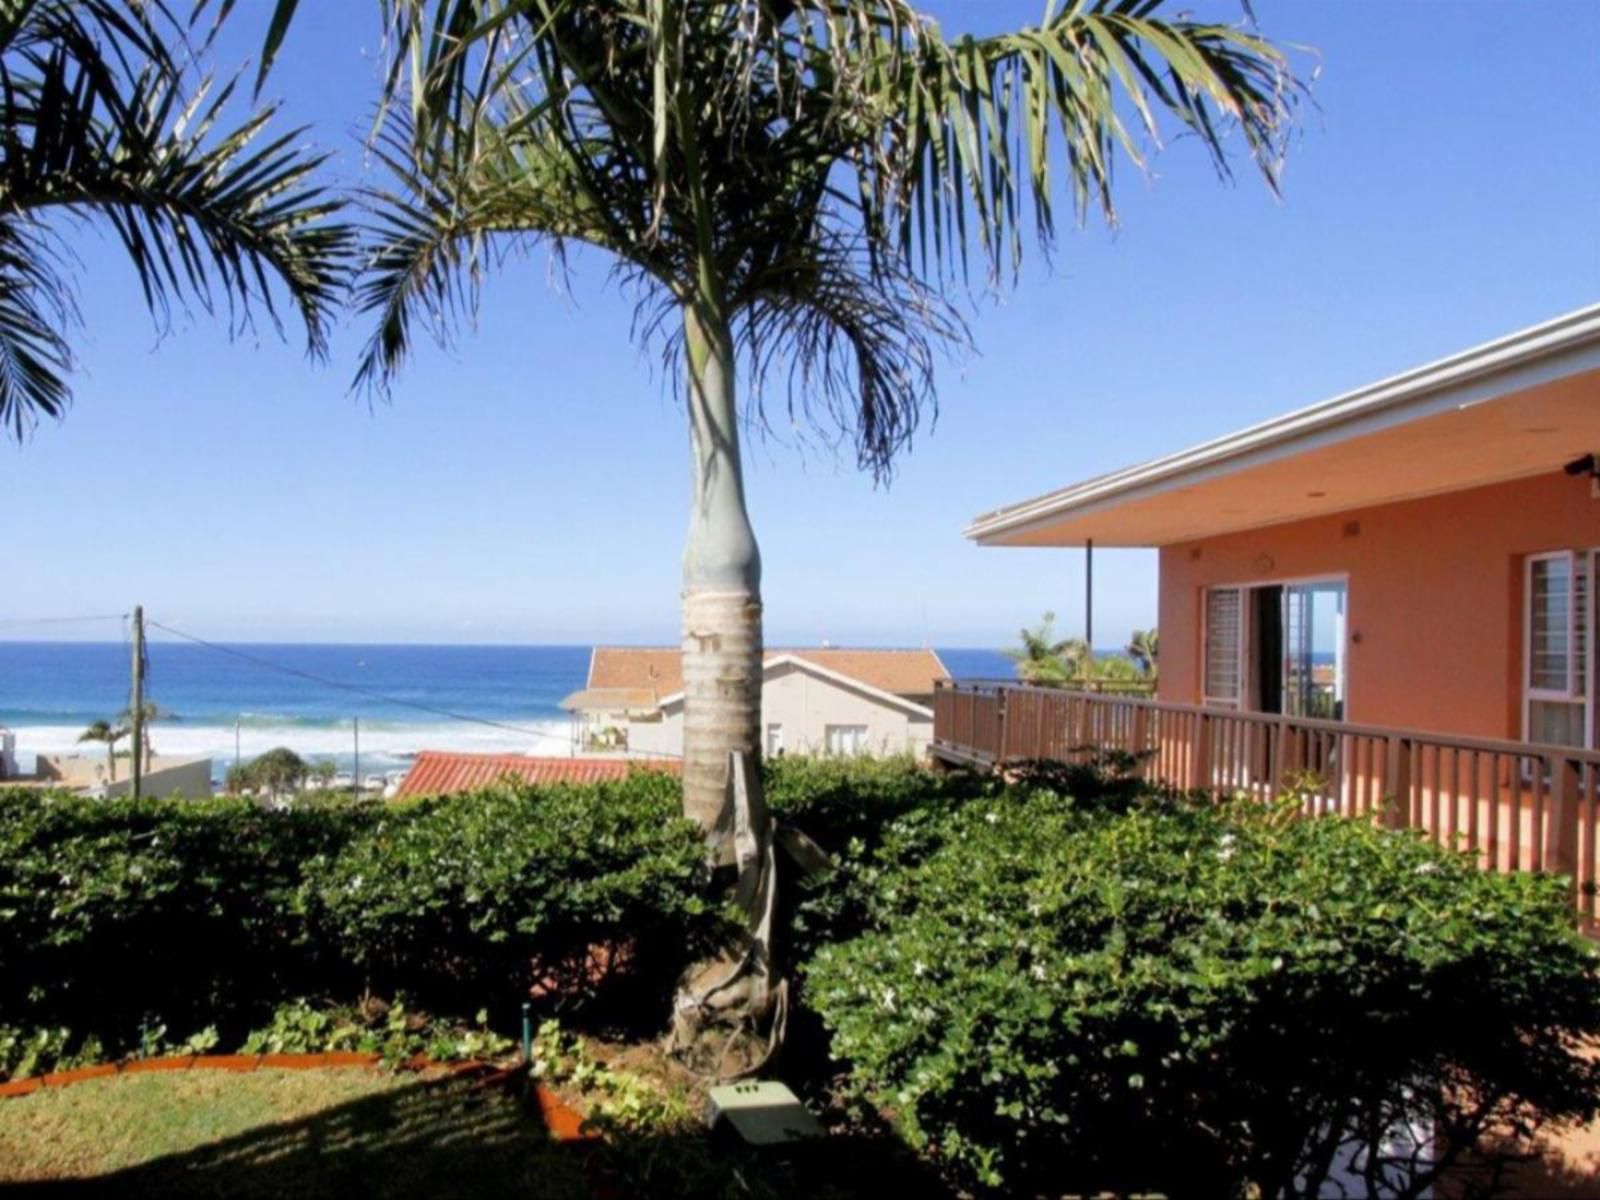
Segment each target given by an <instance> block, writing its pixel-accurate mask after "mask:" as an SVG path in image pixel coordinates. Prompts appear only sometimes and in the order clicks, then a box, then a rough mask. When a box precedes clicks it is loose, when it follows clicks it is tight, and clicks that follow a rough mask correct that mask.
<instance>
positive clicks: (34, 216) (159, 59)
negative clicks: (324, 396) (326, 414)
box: [0, 0, 352, 436]
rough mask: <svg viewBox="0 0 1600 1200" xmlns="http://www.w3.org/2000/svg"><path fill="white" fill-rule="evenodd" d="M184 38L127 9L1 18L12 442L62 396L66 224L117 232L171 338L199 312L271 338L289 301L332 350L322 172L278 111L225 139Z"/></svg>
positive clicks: (311, 340)
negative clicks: (280, 125) (171, 328)
mask: <svg viewBox="0 0 1600 1200" xmlns="http://www.w3.org/2000/svg"><path fill="white" fill-rule="evenodd" d="M200 7H201V8H203V7H204V5H203V4H202V5H201V6H200ZM188 28H189V27H188V26H186V25H184V24H182V23H180V22H178V21H177V20H176V19H175V18H174V17H173V16H172V15H171V13H170V12H169V11H168V9H167V8H166V7H165V6H163V5H161V4H159V3H138V2H136V0H124V2H120V3H119V2H117V0H12V2H9V3H6V4H5V5H3V6H0V424H4V425H5V426H6V427H7V428H8V429H9V430H10V431H11V432H12V434H13V435H15V436H21V435H22V434H23V433H25V431H26V430H27V428H28V427H29V426H30V424H31V423H32V422H33V421H35V420H36V419H37V418H38V417H40V416H47V417H59V416H60V415H61V414H62V412H63V411H64V409H65V407H66V405H67V403H68V401H69V399H70V390H69V386H68V383H67V376H68V374H69V373H70V370H71V366H72V358H71V353H70V350H69V344H68V340H67V332H68V330H69V329H70V327H71V326H72V325H73V324H74V323H75V320H76V315H77V308H76V304H75V302H74V279H73V274H72V272H71V270H70V266H69V264H68V263H67V261H66V259H65V258H64V256H63V255H62V254H60V253H59V252H57V251H56V248H55V244H54V242H53V240H52V235H51V229H52V226H53V223H54V222H55V221H57V220H58V219H59V218H62V217H68V218H71V217H76V218H84V217H87V218H91V219H100V220H103V221H104V222H106V223H107V224H108V225H110V227H111V228H112V230H113V231H114V232H115V234H116V236H117V238H118V240H119V241H120V243H121V245H122V248H123V250H124V251H125V253H126V255H127V258H128V260H129V262H130V264H131V265H132V267H133V269H134V271H135V274H136V276H137V278H138V280H139V283H140V286H141V288H142V290H143V294H144V297H145V300H146V303H147V304H148V305H149V307H150V308H151V310H152V312H153V313H155V314H156V316H157V318H158V320H160V321H161V322H162V323H163V324H164V323H165V322H166V321H167V319H168V318H169V316H170V314H171V312H172V310H173V308H174V307H181V306H184V305H187V304H189V303H194V304H197V305H199V306H200V307H201V308H203V309H204V310H206V311H208V312H210V311H216V310H218V309H226V311H227V314H228V317H229V319H230V324H231V325H232V327H233V328H235V329H238V328H241V327H245V326H248V325H249V324H250V323H251V322H252V321H253V319H254V315H255V314H256V313H257V312H262V313H265V314H266V315H267V317H268V319H269V320H270V321H271V322H272V324H273V325H274V327H275V328H278V329H279V330H280V331H281V322H280V317H279V305H280V303H281V301H280V299H279V298H278V297H279V294H283V295H286V296H287V297H288V300H289V302H290V303H291V304H292V305H293V307H294V308H295V310H296V311H297V312H298V314H299V316H300V319H301V322H302V324H303V325H304V327H305V330H306V335H307V343H308V348H309V350H310V352H311V353H312V354H313V355H321V354H323V353H324V352H325V350H326V345H327V327H328V321H329V319H330V315H331V312H332V310H333V308H334V307H335V305H336V304H337V302H338V300H339V298H340V296H341V294H342V289H343V283H344V277H345V274H346V271H347V268H348V265H349V263H350V261H351V254H352V240H351V234H350V231H349V230H348V229H346V228H344V227H342V226H340V225H338V224H336V223H335V222H334V221H333V220H332V218H333V217H334V215H335V213H336V212H337V211H338V209H339V207H340V203H339V201H338V200H337V199H336V198H334V197H332V196H330V195H328V194H327V193H326V192H324V191H323V190H322V189H321V188H319V187H318V186H317V185H316V183H315V182H314V180H313V175H314V173H315V171H316V170H317V168H318V167H319V166H320V165H321V162H322V159H321V158H320V157H317V156H315V155H309V154H307V153H306V152H305V151H304V150H303V149H302V148H301V146H300V144H299V142H300V139H301V137H302V135H303V132H304V131H303V130H290V131H286V132H282V133H273V132H271V131H270V125H271V122H272V118H273V116H274V110H273V109H272V108H270V107H268V108H265V109H262V110H260V111H258V112H256V113H254V114H252V115H249V116H248V117H246V118H245V119H244V120H243V121H241V122H239V123H238V124H236V125H233V126H231V127H228V126H227V125H225V123H224V117H225V112H224V110H225V109H226V108H227V107H228V104H229V101H230V100H231V99H232V97H233V95H234V90H235V89H234V85H233V84H232V83H224V84H221V85H217V84H215V83H213V82H212V81H211V80H209V79H205V78H201V79H197V80H196V79H191V77H190V76H191V73H190V70H189V67H188V65H187V58H186V56H187V55H188V53H189V52H190V46H189V42H188V38H187V31H188ZM174 46H176V47H177V50H176V51H175V50H174V49H173V47H174Z"/></svg>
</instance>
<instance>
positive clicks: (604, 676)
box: [561, 646, 950, 757]
mask: <svg viewBox="0 0 1600 1200" xmlns="http://www.w3.org/2000/svg"><path fill="white" fill-rule="evenodd" d="M949 678H950V674H949V672H948V671H946V670H945V666H944V663H942V662H941V661H940V660H939V656H938V655H937V654H935V653H934V652H933V651H932V650H841V649H835V648H831V647H830V648H822V649H815V650H769V651H767V654H766V661H765V664H764V666H763V677H762V687H761V714H762V726H763V728H762V749H763V752H764V753H765V754H767V755H768V756H776V755H780V754H839V755H854V754H904V753H910V754H914V755H917V756H918V757H920V756H922V755H923V754H924V753H925V752H926V751H927V747H928V741H929V739H930V738H931V737H932V734H933V709H932V701H933V691H934V687H935V685H936V684H937V683H939V682H941V681H944V680H948V679H949ZM561 707H562V708H564V709H566V710H567V711H568V712H570V713H572V715H573V739H574V743H575V745H576V747H577V749H578V750H579V752H581V753H607V752H610V753H617V754H628V755H639V754H643V755H664V756H675V755H679V754H682V753H683V664H682V654H681V652H680V651H678V650H676V649H670V648H659V647H642V646H600V647H597V648H596V649H595V651H594V654H593V657H592V658H591V659H590V661H589V678H588V683H587V685H586V686H585V687H584V688H583V690H582V691H579V692H574V693H573V694H572V695H570V696H568V697H567V698H566V699H565V700H563V701H562V702H561Z"/></svg>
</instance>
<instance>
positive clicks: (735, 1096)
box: [706, 1080, 823, 1146]
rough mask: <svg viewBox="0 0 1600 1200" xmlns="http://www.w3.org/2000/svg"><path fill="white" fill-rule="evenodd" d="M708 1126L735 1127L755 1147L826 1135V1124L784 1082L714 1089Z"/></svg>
mask: <svg viewBox="0 0 1600 1200" xmlns="http://www.w3.org/2000/svg"><path fill="white" fill-rule="evenodd" d="M706 1125H707V1126H709V1127H710V1129H711V1131H712V1132H713V1133H717V1132H727V1131H728V1130H730V1129H731V1130H732V1131H733V1132H734V1133H736V1134H738V1136H739V1137H740V1138H742V1139H743V1140H744V1142H745V1143H746V1144H747V1145H751V1146H782V1145H787V1144H788V1143H790V1142H804V1141H809V1140H810V1139H812V1138H818V1137H821V1136H822V1133H823V1130H822V1125H821V1124H820V1123H819V1122H818V1121H817V1119H816V1118H815V1117H814V1116H812V1115H811V1114H810V1112H808V1111H807V1110H806V1106H805V1105H803V1104H801V1103H800V1097H798V1096H796V1095H795V1094H794V1093H793V1092H791V1091H790V1090H789V1089H788V1088H786V1087H785V1086H784V1085H783V1084H781V1083H773V1082H769V1081H765V1080H763V1081H756V1080H751V1081H749V1082H746V1083H732V1084H729V1085H728V1086H726V1087H718V1088H712V1089H711V1095H710V1097H709V1098H708V1100H707V1104H706Z"/></svg>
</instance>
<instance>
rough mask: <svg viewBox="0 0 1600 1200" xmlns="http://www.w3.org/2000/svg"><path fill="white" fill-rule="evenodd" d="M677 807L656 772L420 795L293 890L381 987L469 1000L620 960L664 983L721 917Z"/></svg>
mask: <svg viewBox="0 0 1600 1200" xmlns="http://www.w3.org/2000/svg"><path fill="white" fill-rule="evenodd" d="M681 809H682V796H681V791H680V784H679V783H678V781H677V779H676V778H674V777H672V776H668V775H665V774H662V773H657V772H640V773H638V774H635V775H630V776H628V777H627V778H626V779H623V780H619V781H615V782H608V783H600V784H595V785H590V786H582V787H579V786H558V787H550V788H542V789H533V788H527V787H506V788H501V789H495V790H492V791H488V792H483V793H480V794H478V795H475V796H471V797H466V798H447V799H441V800H425V801H422V802H420V803H419V804H418V805H416V806H415V807H413V808H411V809H409V810H407V809H396V810H390V811H388V812H385V813H384V814H383V815H381V816H380V817H378V818H377V820H376V821H375V822H373V823H372V825H371V826H370V827H369V828H367V829H365V830H364V831H363V832H362V833H361V835H360V836H359V837H357V838H356V839H355V840H353V841H352V842H351V843H350V844H349V845H347V846H345V847H343V848H342V849H341V850H340V851H339V852H338V853H332V854H323V855H320V856H318V857H317V858H316V859H314V860H313V861H311V862H310V863H308V864H307V869H306V883H305V893H304V894H305V896H306V900H307V904H308V905H309V906H310V907H311V908H312V910H313V912H314V920H315V923H316V925H317V928H318V930H319V935H320V936H321V937H323V938H325V939H326V940H327V941H328V942H329V943H330V944H336V945H339V946H342V947H344V948H345V949H346V952H347V954H348V955H349V957H350V959H351V961H353V962H354V963H355V964H357V965H358V966H359V967H360V968H361V969H362V971H363V974H364V978H365V980H366V982H367V983H368V984H369V985H370V986H372V987H374V988H376V989H377V990H379V991H380V992H384V993H387V992H391V991H393V990H395V989H397V988H404V989H406V990H408V991H411V992H413V993H416V994H418V995H420V996H421V997H423V998H424V999H426V1000H428V1001H429V1002H431V1003H434V1004H439V1005H443V1006H444V1007H446V1008H449V1009H450V1010H451V1011H470V1010H471V1008H476V1007H477V1006H478V1004H479V1003H481V1002H483V1001H484V999H485V998H492V997H496V996H507V997H510V996H513V995H519V994H520V995H526V993H527V989H528V986H529V983H530V982H547V983H548V985H549V986H552V987H558V988H560V989H562V990H567V989H576V990H577V991H579V992H582V991H585V990H587V989H589V988H590V987H591V985H593V984H594V983H596V982H597V981H598V980H599V979H600V978H602V977H603V976H604V975H606V974H608V973H610V972H611V971H612V970H613V969H614V968H616V967H617V966H618V965H621V964H624V963H625V964H626V965H627V966H628V967H629V968H630V969H631V970H632V971H633V973H634V976H635V979H636V980H638V979H639V978H641V977H643V978H644V979H647V980H649V981H651V982H653V983H654V984H655V985H656V986H657V989H658V991H659V990H661V989H663V988H665V987H667V986H670V984H671V983H672V982H673V981H674V979H675V976H676V974H677V972H678V971H679V970H681V969H682V967H683V966H684V965H686V964H687V962H688V961H689V960H690V958H691V957H692V956H693V955H695V954H696V953H698V952H699V950H700V949H702V948H703V946H704V945H705V944H706V943H707V941H708V940H709V938H710V937H711V936H712V935H713V934H714V933H715V931H716V930H717V929H719V928H720V924H719V922H720V912H719V910H718V908H717V906H716V905H714V904H713V903H711V902H710V901H709V900H708V897H707V884H708V882H709V880H708V874H707V871H706V867H705V861H704V860H705V851H704V845H703V842H702V840H701V836H700V832H699V830H698V829H697V828H696V827H695V826H694V825H693V824H691V823H690V822H688V821H687V820H685V819H684V818H683V817H682V816H681ZM463 1005H465V1006H468V1007H465V1008H464V1007H463ZM665 1011H666V1008H665V1006H664V1003H663V1006H662V1007H661V1008H660V1009H659V1013H664V1012H665ZM659 1013H657V1014H655V1015H659Z"/></svg>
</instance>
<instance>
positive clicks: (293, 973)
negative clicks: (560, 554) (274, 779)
mask: <svg viewBox="0 0 1600 1200" xmlns="http://www.w3.org/2000/svg"><path fill="white" fill-rule="evenodd" d="M679 809H680V800H679V796H678V791H677V784H676V782H675V781H672V780H664V779H662V778H661V777H659V776H655V775H649V774H640V775H636V776H631V777H629V778H628V779H626V780H622V781H617V782H614V783H608V784H603V785H598V786H596V787H588V788H556V789H545V790H535V789H531V788H527V787H522V786H507V787H498V788H491V789H488V790H486V791H483V792H480V793H475V794H472V795H465V796H458V797H452V798H447V799H437V800H427V801H422V802H419V803H416V804H403V805H392V806H388V807H383V806H371V805H326V804H324V805H316V806H310V807H306V808H293V809H290V810H289V811H286V812H266V811H263V810H261V809H259V808H257V807H255V806H254V805H252V804H250V803H248V802H246V801H241V800H227V799H219V800H209V801H201V802H181V801H161V800H148V801H141V802H139V803H133V802H131V801H127V800H110V801H100V800H84V799H78V798H74V797H69V796H60V795H41V794H39V793H38V792H34V791H20V790H12V791H3V790H0V1025H5V1026H12V1027H17V1028H27V1029H52V1030H57V1031H59V1030H62V1029H65V1030H70V1031H72V1035H73V1036H74V1037H79V1036H85V1035H92V1036H93V1037H95V1038H97V1039H98V1040H100V1041H101V1042H102V1043H104V1044H105V1046H106V1047H107V1048H108V1050H109V1051H111V1052H113V1053H115V1052H117V1051H118V1050H119V1049H127V1048H131V1047H134V1046H137V1045H138V1044H139V1043H140V1042H141V1041H142V1040H144V1039H147V1037H148V1035H149V1032H150V1030H151V1029H152V1028H154V1027H156V1026H163V1027H164V1028H165V1029H167V1030H170V1031H171V1032H172V1034H173V1035H174V1036H177V1037H180V1038H181V1037H183V1036H186V1035H187V1034H189V1033H192V1032H194V1031H197V1030H200V1029H203V1028H205V1027H207V1026H212V1025H215V1026H218V1027H219V1028H220V1029H221V1030H222V1032H223V1035H224V1039H225V1041H231V1039H233V1038H234V1037H237V1036H242V1035H243V1033H244V1032H245V1031H247V1030H248V1029H249V1028H250V1027H252V1025H253V1024H255V1023H259V1022H260V1021H262V1020H263V1019H265V1018H266V1017H268V1016H269V1015H270V1013H271V1012H272V1010H273V1009H274V1008H275V1007H276V1006H278V1005H279V1004H281V1003H283V1002H285V1001H287V1000H289V999H291V998H293V997H297V996H314V997H329V998H335V999H338V998H348V997H352V996H354V995H356V994H357V993H359V992H362V991H364V990H368V989H372V990H376V991H379V992H380V993H381V994H384V995H394V994H396V993H399V992H404V993H407V994H409V995H410V996H412V997H413V998H414V999H415V1000H416V1001H417V1002H419V1003H423V1004H425V1005H428V1006H430V1007H432V1008H433V1009H434V1010H435V1011H444V1012H452V1013H462V1012H467V1013H470V1012H473V1011H476V1010H477V1009H478V1008H480V1007H482V1006H483V1005H485V1004H488V1005H491V1006H492V1007H494V1008H495V1010H496V1015H497V1017H498V1018H500V1019H501V1020H503V1021H505V1022H506V1024H507V1025H509V1024H510V1023H511V1020H512V1019H513V1016H512V1014H514V1011H515V1009H514V1006H515V1005H516V1004H517V1003H519V1002H520V1001H521V1000H522V999H523V998H525V997H526V996H527V995H528V991H529V988H530V986H532V985H534V984H535V983H538V982H541V981H549V982H554V983H557V984H560V983H565V984H575V985H577V993H574V994H568V995H567V996H566V998H567V999H568V1000H569V1001H570V1000H572V999H575V998H577V999H581V998H583V994H584V993H587V992H592V991H593V990H594V989H593V987H592V985H593V984H595V983H596V982H597V979H596V978H595V977H594V976H593V975H592V974H591V973H590V972H589V971H588V969H587V968H586V967H585V968H579V969H578V971H577V973H576V974H573V972H572V971H570V970H569V972H568V975H567V976H566V978H564V979H557V980H553V981H552V980H547V977H548V976H549V975H550V974H551V972H552V971H555V972H557V973H559V970H560V968H562V967H564V966H565V967H569V968H572V967H574V966H575V965H576V964H577V963H578V960H580V959H581V958H582V956H583V954H584V952H585V951H586V950H588V949H589V948H590V947H592V946H610V947H612V948H613V950H614V951H615V953H613V954H610V955H602V956H601V957H602V958H603V959H605V960H606V961H607V962H609V963H610V964H611V965H616V964H617V963H620V962H622V961H623V958H624V956H626V955H627V952H628V951H630V950H631V951H633V953H632V955H631V957H630V958H628V960H627V962H628V965H629V966H630V967H631V968H633V970H634V974H633V975H632V976H631V978H632V980H633V982H634V983H635V984H638V983H639V982H640V981H641V977H640V974H639V972H641V971H642V972H647V973H653V974H651V976H650V977H649V978H647V979H644V980H643V982H646V983H648V984H650V985H652V986H654V987H655V988H656V990H657V991H658V992H664V991H665V990H666V988H667V987H669V986H670V982H671V980H672V979H673V978H675V976H676V974H677V972H678V971H679V970H680V969H681V968H682V966H683V965H684V964H685V963H686V962H687V961H689V956H690V955H692V954H694V953H696V952H697V949H698V948H699V947H700V946H701V945H702V944H703V943H704V942H705V940H706V939H707V938H709V937H710V936H712V934H713V933H714V932H715V931H716V929H717V928H719V926H718V921H719V920H720V919H721V918H720V913H719V912H718V910H717V909H716V906H714V905H710V904H708V903H707V899H706V894H705V888H706V882H707V881H706V875H705V870H704V867H703V864H702V857H703V856H702V851H701V849H700V842H699V837H698V834H697V832H696V830H695V828H694V826H693V825H691V824H690V823H689V822H687V821H685V820H684V819H683V818H682V817H681V815H680V812H679ZM663 1011H665V1010H664V1009H663Z"/></svg>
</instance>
